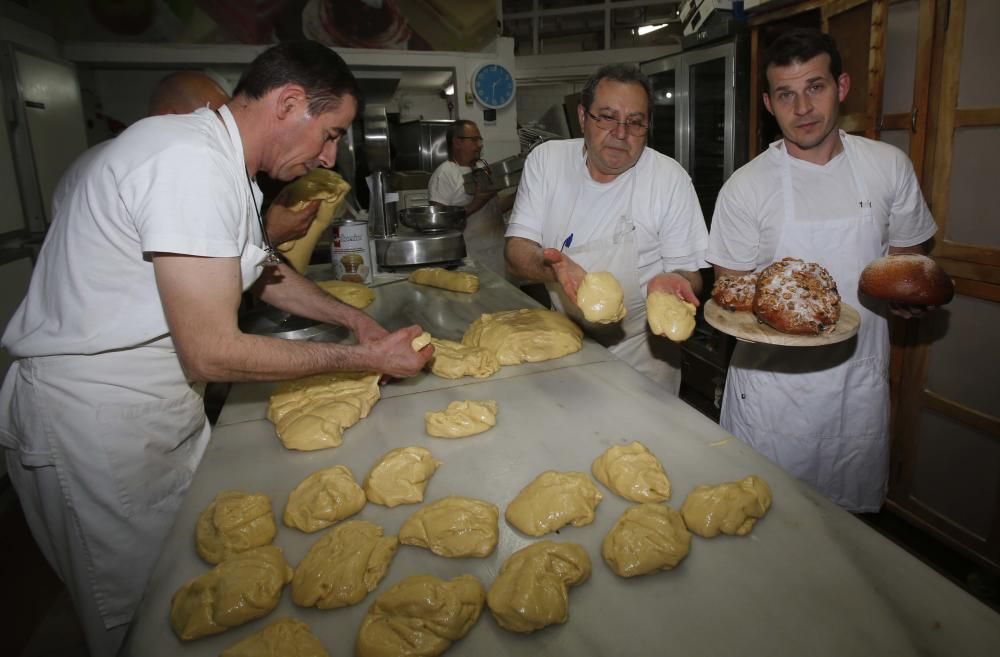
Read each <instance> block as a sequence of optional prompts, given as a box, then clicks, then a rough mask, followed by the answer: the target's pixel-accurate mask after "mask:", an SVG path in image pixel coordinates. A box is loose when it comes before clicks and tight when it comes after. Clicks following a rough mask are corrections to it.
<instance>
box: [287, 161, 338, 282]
mask: <svg viewBox="0 0 1000 657" xmlns="http://www.w3.org/2000/svg"><path fill="white" fill-rule="evenodd" d="M349 191H351V186H350V185H349V184H348V183H347V181H346V180H344V179H343V178H341V177H340V175H339V174H336V173H334V172H333V171H330V170H329V169H324V168H323V167H317V168H315V169H313V170H312V171H310V172H309V173H307V174H306V175H304V176H302V177H301V178H299V179H297V180H296V181H295V182H293V183H291V184H289V185H286V186H285V188H284V189H282V190H281V194H282V195H284V198H283V199H282V204H283V205H285V206H287V207H288V208H289V209H290V210H293V211H298V210H301V209H302V208H304V207H305V206H306V205H308V204H309V203H311V202H312V201H314V200H317V199H318V200H320V201H322V202H321V203H320V204H319V208H318V209H317V210H316V216H315V217H314V218H313V220H312V223H311V224H309V230H308V231H306V234H305V235H304V236H303V237H300V238H299V239H297V240H288V241H287V242H282V243H281V244H279V245H278V250H279V251H281V252H282V253H283V254H285V257H286V258H287V259H288V264H290V265H291V266H292V267H294V268H295V271H297V272H299V273H300V274H301V273H303V272H305V270H306V267H307V266H308V265H309V260H310V258H311V257H312V254H313V249H314V248H315V247H316V243H317V242H319V238H320V236H321V235H322V234H323V231H324V230H326V229H327V227H328V226H329V225H330V224H331V223H332V222H333V217H334V215H335V214H337V211H338V210H339V209H340V206H341V205H342V204H343V201H344V197H345V196H347V192H349Z"/></svg>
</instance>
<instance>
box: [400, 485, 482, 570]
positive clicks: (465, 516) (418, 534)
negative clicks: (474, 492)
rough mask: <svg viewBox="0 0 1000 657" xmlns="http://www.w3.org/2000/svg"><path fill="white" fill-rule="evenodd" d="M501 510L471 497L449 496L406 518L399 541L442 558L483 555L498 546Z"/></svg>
mask: <svg viewBox="0 0 1000 657" xmlns="http://www.w3.org/2000/svg"><path fill="white" fill-rule="evenodd" d="M499 517H500V510H499V509H497V507H496V505H494V504H490V503H489V502H484V501H482V500H476V499H473V498H471V497H458V496H450V497H445V498H442V499H440V500H437V501H436V502H432V503H430V504H428V505H426V506H424V507H422V508H420V509H417V511H416V512H415V513H414V514H413V515H412V516H410V517H409V518H407V520H406V522H404V523H403V526H402V527H401V528H400V529H399V542H400V543H404V544H406V545H416V546H418V547H424V548H428V549H430V551H431V552H433V553H434V554H436V555H438V556H441V557H485V556H488V555H489V554H490V553H491V552H493V550H494V548H496V546H497V537H498V534H499V527H498V523H497V520H498V519H499Z"/></svg>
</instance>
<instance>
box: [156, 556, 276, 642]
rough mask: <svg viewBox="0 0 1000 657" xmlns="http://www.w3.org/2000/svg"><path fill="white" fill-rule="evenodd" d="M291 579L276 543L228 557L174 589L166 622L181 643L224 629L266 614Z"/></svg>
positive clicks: (271, 609)
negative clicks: (175, 590)
mask: <svg viewBox="0 0 1000 657" xmlns="http://www.w3.org/2000/svg"><path fill="white" fill-rule="evenodd" d="M291 580H292V569H291V568H289V566H288V563H287V562H286V561H285V557H284V556H283V555H282V553H281V548H279V547H276V546H274V545H265V546H263V547H258V548H253V549H252V550H247V551H246V552H241V553H239V554H236V555H233V556H231V557H229V558H228V559H226V560H225V561H223V562H222V563H220V564H219V565H218V566H216V567H215V568H213V569H212V570H210V571H208V572H207V573H204V574H203V575H199V576H198V577H195V578H194V579H192V580H190V581H188V582H187V583H185V584H184V585H183V586H182V587H181V588H180V589H178V590H177V592H176V593H174V597H173V598H172V599H171V601H170V626H171V627H172V628H173V630H174V634H176V635H177V636H178V637H180V638H181V639H182V640H184V641H188V640H190V639H197V638H199V637H203V636H209V635H211V634H218V633H219V632H224V631H226V630H228V629H229V628H230V627H236V626H237V625H242V624H243V623H247V622H249V621H252V620H254V619H255V618H260V617H261V616H266V615H267V614H269V613H271V611H273V610H274V608H275V607H277V606H278V601H279V600H280V599H281V590H282V589H283V588H284V586H285V584H287V583H288V582H290V581H291Z"/></svg>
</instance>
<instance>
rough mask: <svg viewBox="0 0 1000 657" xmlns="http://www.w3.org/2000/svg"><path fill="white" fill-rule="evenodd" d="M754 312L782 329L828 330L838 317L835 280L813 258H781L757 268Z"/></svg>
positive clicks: (799, 332)
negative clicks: (760, 269) (762, 267)
mask: <svg viewBox="0 0 1000 657" xmlns="http://www.w3.org/2000/svg"><path fill="white" fill-rule="evenodd" d="M753 312H754V315H756V316H757V319H758V320H759V321H761V322H764V323H765V324H767V325H768V326H770V327H772V328H774V329H776V330H778V331H781V332H782V333H790V334H792V335H819V334H821V333H828V332H830V331H832V330H833V329H834V327H835V326H836V324H837V320H839V319H840V294H839V293H838V292H837V283H836V281H834V280H833V276H831V275H830V272H828V271H827V270H826V269H824V268H823V267H821V266H820V265H818V264H816V263H815V262H804V261H803V260H800V259H798V258H783V259H781V260H779V261H777V262H774V263H771V264H770V265H768V266H767V267H765V268H764V269H763V270H762V271H761V272H760V276H758V278H757V292H756V294H755V295H754V299H753Z"/></svg>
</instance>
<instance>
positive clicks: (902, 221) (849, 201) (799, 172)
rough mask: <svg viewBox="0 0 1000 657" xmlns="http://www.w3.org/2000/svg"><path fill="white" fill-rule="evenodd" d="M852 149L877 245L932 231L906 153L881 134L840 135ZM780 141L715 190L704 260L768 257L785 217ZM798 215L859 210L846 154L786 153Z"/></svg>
mask: <svg viewBox="0 0 1000 657" xmlns="http://www.w3.org/2000/svg"><path fill="white" fill-rule="evenodd" d="M844 138H845V139H851V140H852V145H853V146H854V152H855V153H857V162H856V166H857V167H858V171H857V174H858V177H859V178H861V179H862V180H864V181H865V185H866V186H867V187H868V193H869V195H870V196H871V199H868V200H870V201H871V203H872V211H873V212H872V214H873V215H874V216H875V217H887V220H886V221H885V223H884V230H883V233H882V234H883V243H882V252H883V253H884V252H886V250H887V249H888V247H889V246H900V247H903V246H914V245H916V244H921V243H923V242H925V241H927V240H928V239H930V238H931V237H933V236H934V233H935V231H936V230H937V226H936V225H935V223H934V219H933V217H931V213H930V211H929V210H928V209H927V204H926V203H925V202H924V197H923V195H922V194H921V193H920V185H919V183H918V182H917V177H916V175H915V174H914V172H913V165H912V163H911V162H910V159H909V158H908V157H907V156H906V154H905V153H903V152H902V151H900V150H899V149H898V148H896V147H895V146H892V145H890V144H886V143H884V142H879V141H872V140H870V139H864V138H862V137H855V136H852V135H845V137H844ZM783 151H784V141H783V140H779V141H776V142H774V143H773V144H771V147H770V148H768V149H767V150H766V151H765V152H763V153H761V154H760V155H758V156H757V157H755V158H754V159H753V160H752V161H751V162H749V163H748V164H746V165H745V166H744V167H742V168H740V169H739V170H737V171H736V172H735V173H734V174H733V175H732V176H730V178H729V180H727V181H726V184H725V185H723V187H722V190H721V191H720V192H719V197H718V199H717V200H716V202H715V213H714V214H713V218H712V230H711V234H710V235H709V246H708V256H707V259H708V261H709V262H711V263H713V264H716V265H719V266H721V267H726V268H728V269H736V270H741V271H742V270H759V269H762V268H764V267H766V266H767V265H769V264H771V263H772V262H773V261H774V258H775V253H774V252H775V249H776V248H777V245H778V236H779V235H780V234H781V228H782V226H783V225H784V222H785V209H784V203H783V198H782V187H781V176H782V168H783V165H782V162H781V160H782V158H783V157H784V152H783ZM790 164H791V176H792V193H793V195H794V204H795V211H796V213H797V214H798V215H799V216H798V217H796V220H798V221H804V222H808V221H821V220H826V219H830V218H833V217H843V216H850V215H857V214H858V202H859V201H860V200H861V199H859V198H858V194H859V190H858V189H857V186H856V185H855V184H854V178H853V177H852V175H851V169H850V164H849V162H848V159H847V154H846V153H845V152H844V151H841V152H840V154H838V155H837V156H836V157H834V158H833V159H832V160H830V161H829V162H827V163H826V164H825V165H818V164H813V163H811V162H806V161H804V160H800V159H797V158H794V157H793V158H790Z"/></svg>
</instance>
